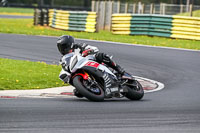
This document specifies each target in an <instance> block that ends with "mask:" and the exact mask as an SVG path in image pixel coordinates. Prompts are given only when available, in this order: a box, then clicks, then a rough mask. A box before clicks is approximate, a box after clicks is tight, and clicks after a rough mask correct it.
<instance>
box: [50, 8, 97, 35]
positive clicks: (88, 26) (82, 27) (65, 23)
mask: <svg viewBox="0 0 200 133" xmlns="http://www.w3.org/2000/svg"><path fill="white" fill-rule="evenodd" d="M96 17H97V15H96V12H86V11H64V10H55V9H50V10H49V26H51V27H54V28H58V29H63V30H71V31H86V32H96Z"/></svg>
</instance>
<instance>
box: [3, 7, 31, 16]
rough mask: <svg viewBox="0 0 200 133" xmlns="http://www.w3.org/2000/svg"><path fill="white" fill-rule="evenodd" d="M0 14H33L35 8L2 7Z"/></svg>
mask: <svg viewBox="0 0 200 133" xmlns="http://www.w3.org/2000/svg"><path fill="white" fill-rule="evenodd" d="M0 14H3V15H4V14H5V15H24V16H33V14H34V10H33V9H31V8H11V7H0Z"/></svg>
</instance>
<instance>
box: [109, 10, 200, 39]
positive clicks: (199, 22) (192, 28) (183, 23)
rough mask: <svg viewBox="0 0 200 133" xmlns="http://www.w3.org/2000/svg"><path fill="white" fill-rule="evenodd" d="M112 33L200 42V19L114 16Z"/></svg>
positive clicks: (160, 16) (136, 15) (132, 15)
mask: <svg viewBox="0 0 200 133" xmlns="http://www.w3.org/2000/svg"><path fill="white" fill-rule="evenodd" d="M112 32H113V33H114V34H129V35H150V36H163V37H172V38H181V39H194V40H200V18H194V17H181V16H162V15H138V14H113V15H112Z"/></svg>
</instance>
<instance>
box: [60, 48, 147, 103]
mask: <svg viewBox="0 0 200 133" xmlns="http://www.w3.org/2000/svg"><path fill="white" fill-rule="evenodd" d="M60 64H61V66H62V70H61V72H60V75H59V78H60V79H61V80H62V81H64V82H65V83H69V84H71V85H72V86H74V87H75V88H76V90H77V91H78V92H79V93H80V94H81V96H83V97H86V98H87V99H89V100H91V101H103V100H104V99H105V98H112V97H117V98H122V97H126V98H128V99H130V100H140V99H142V98H143V96H144V90H143V87H142V86H141V84H140V83H139V82H138V81H137V80H136V79H135V78H134V77H133V76H132V75H130V74H128V73H126V72H125V73H124V75H123V76H119V75H118V73H117V72H116V71H114V70H111V68H108V67H107V66H106V65H105V64H100V63H98V62H96V61H95V57H94V55H88V56H86V57H83V56H82V55H81V53H80V49H75V51H74V52H72V53H69V54H66V55H64V56H63V57H62V58H61V61H60Z"/></svg>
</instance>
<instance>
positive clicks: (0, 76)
mask: <svg viewBox="0 0 200 133" xmlns="http://www.w3.org/2000/svg"><path fill="white" fill-rule="evenodd" d="M0 66H1V67H0V90H17V89H42V88H51V87H59V86H63V85H64V84H63V82H62V81H61V80H59V79H58V75H59V72H60V70H61V67H60V66H58V65H48V64H46V63H44V62H30V61H22V60H11V59H3V58H0Z"/></svg>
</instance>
